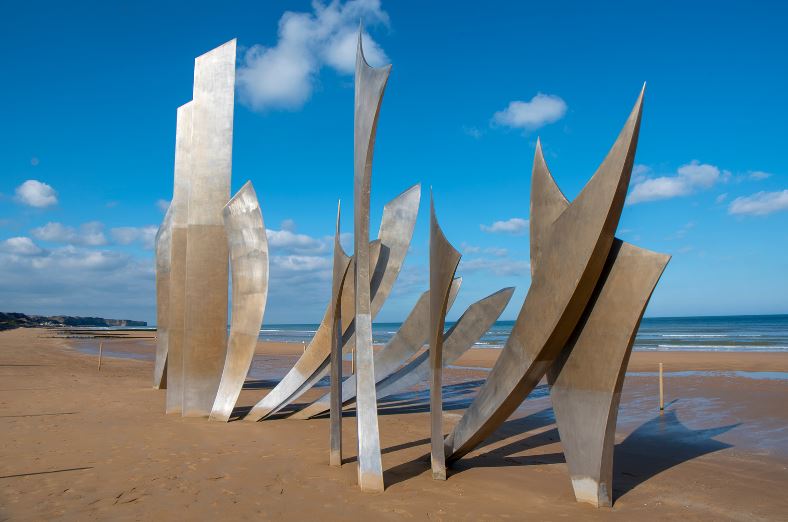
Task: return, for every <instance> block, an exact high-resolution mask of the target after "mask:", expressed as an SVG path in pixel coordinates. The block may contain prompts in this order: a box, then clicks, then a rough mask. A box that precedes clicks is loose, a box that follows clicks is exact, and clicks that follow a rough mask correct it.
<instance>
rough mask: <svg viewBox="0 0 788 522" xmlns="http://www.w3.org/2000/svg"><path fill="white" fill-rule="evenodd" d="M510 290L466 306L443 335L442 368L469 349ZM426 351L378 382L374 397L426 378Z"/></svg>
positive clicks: (505, 301) (497, 313) (496, 314)
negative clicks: (376, 393) (376, 394)
mask: <svg viewBox="0 0 788 522" xmlns="http://www.w3.org/2000/svg"><path fill="white" fill-rule="evenodd" d="M513 293H514V288H513V287H508V288H503V289H501V290H498V291H497V292H495V293H494V294H492V295H489V296H487V297H485V298H484V299H481V300H479V301H476V302H475V303H473V304H472V305H471V306H469V307H468V308H467V309H466V310H465V312H464V313H463V314H462V316H461V317H460V318H459V319H458V320H457V322H456V323H454V325H453V326H452V327H451V328H450V329H449V331H448V332H446V334H445V335H444V336H443V367H444V368H445V367H446V366H449V365H450V364H452V363H453V362H454V361H456V360H457V359H458V358H459V357H460V356H461V355H462V354H463V353H465V352H466V351H467V350H468V349H469V348H471V347H472V346H473V345H474V343H476V341H478V340H479V339H480V338H481V336H482V335H484V333H485V332H487V331H488V330H489V329H490V327H491V326H492V325H493V323H495V320H496V319H498V317H499V316H500V315H501V313H503V310H504V308H506V305H507V304H509V300H510V299H511V298H512V294H513ZM429 375H430V360H429V352H427V351H425V352H423V353H420V354H419V355H418V356H417V357H415V358H414V359H413V360H412V361H410V362H409V363H408V364H406V365H405V366H403V367H402V368H400V369H399V370H397V371H396V372H394V373H392V374H391V375H390V376H389V377H387V378H385V379H383V380H382V381H380V382H379V383H378V388H377V390H378V400H380V399H383V398H385V397H389V396H391V395H395V394H398V393H402V392H404V391H405V390H407V389H409V388H411V387H413V386H416V385H418V384H420V383H422V382H424V381H426V380H427V379H428V378H429Z"/></svg>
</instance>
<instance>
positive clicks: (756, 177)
mask: <svg viewBox="0 0 788 522" xmlns="http://www.w3.org/2000/svg"><path fill="white" fill-rule="evenodd" d="M747 177H748V178H750V179H751V180H753V181H760V180H762V179H766V178H770V177H772V175H771V174H770V173H768V172H764V171H762V170H754V171H752V172H750V173H749V174H747Z"/></svg>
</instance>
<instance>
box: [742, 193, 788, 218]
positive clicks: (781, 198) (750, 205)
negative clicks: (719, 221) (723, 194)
mask: <svg viewBox="0 0 788 522" xmlns="http://www.w3.org/2000/svg"><path fill="white" fill-rule="evenodd" d="M781 210H788V189H787V190H778V191H777V192H763V191H762V192H756V193H755V194H752V195H751V196H742V197H738V198H736V199H734V200H733V201H731V203H730V205H729V206H728V213H729V214H732V215H739V216H742V215H750V216H766V215H768V214H772V213H774V212H779V211H781Z"/></svg>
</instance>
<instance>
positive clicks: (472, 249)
mask: <svg viewBox="0 0 788 522" xmlns="http://www.w3.org/2000/svg"><path fill="white" fill-rule="evenodd" d="M460 250H461V251H462V253H463V254H466V255H468V254H481V253H484V254H490V255H493V256H496V257H506V256H507V255H509V251H508V250H507V249H505V248H500V247H487V248H482V247H479V246H474V245H469V244H468V243H462V244H460Z"/></svg>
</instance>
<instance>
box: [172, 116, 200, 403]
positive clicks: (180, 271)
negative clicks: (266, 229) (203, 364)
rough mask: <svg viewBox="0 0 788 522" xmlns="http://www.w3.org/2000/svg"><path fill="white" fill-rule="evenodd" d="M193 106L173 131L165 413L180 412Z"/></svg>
mask: <svg viewBox="0 0 788 522" xmlns="http://www.w3.org/2000/svg"><path fill="white" fill-rule="evenodd" d="M192 106H193V104H192V102H189V103H187V104H185V105H182V106H181V107H179V108H178V117H177V123H176V130H175V176H174V179H173V186H172V201H171V202H170V213H171V214H172V247H171V251H170V295H169V306H168V308H169V321H168V329H167V330H168V335H167V337H168V343H167V344H168V346H167V398H166V405H165V411H166V413H177V414H180V413H181V411H182V409H183V343H184V341H185V335H186V332H185V319H186V316H185V313H186V227H187V225H188V212H189V209H188V203H189V179H190V177H191V140H192Z"/></svg>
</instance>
